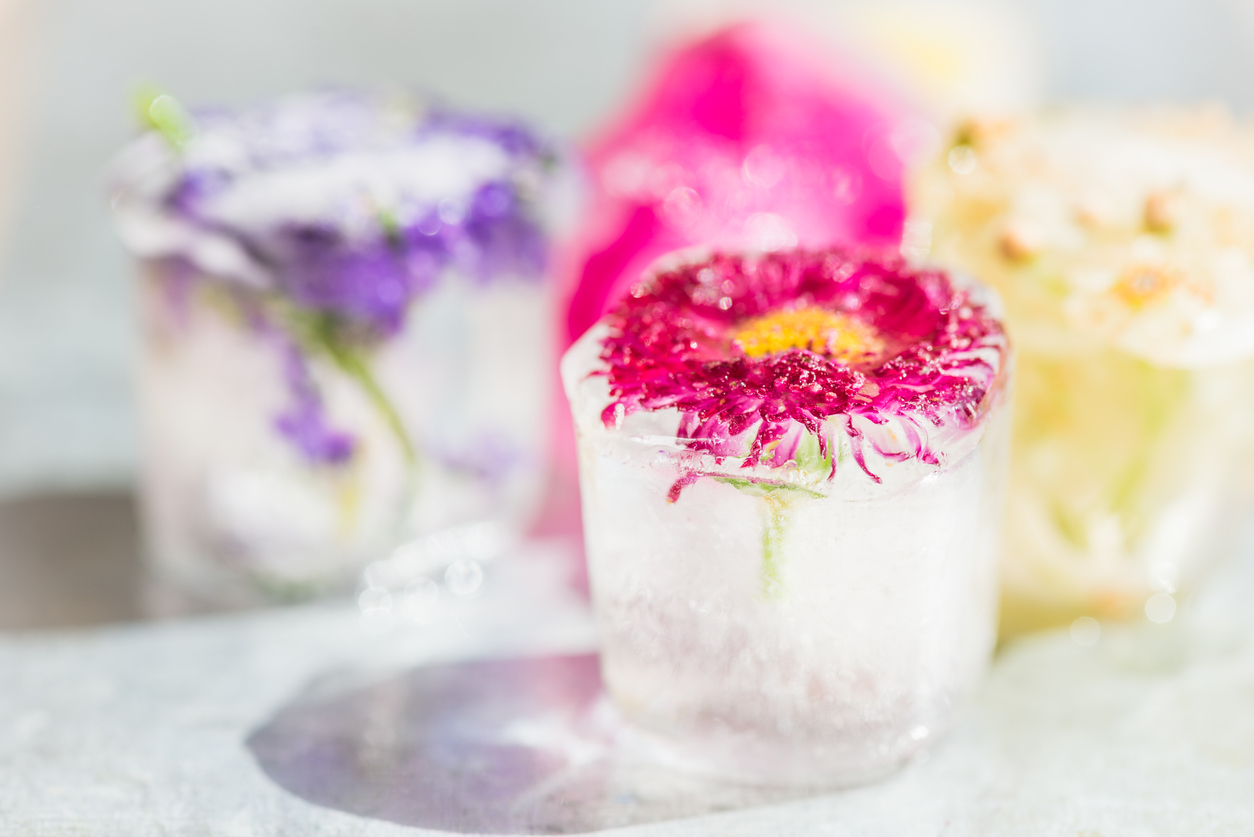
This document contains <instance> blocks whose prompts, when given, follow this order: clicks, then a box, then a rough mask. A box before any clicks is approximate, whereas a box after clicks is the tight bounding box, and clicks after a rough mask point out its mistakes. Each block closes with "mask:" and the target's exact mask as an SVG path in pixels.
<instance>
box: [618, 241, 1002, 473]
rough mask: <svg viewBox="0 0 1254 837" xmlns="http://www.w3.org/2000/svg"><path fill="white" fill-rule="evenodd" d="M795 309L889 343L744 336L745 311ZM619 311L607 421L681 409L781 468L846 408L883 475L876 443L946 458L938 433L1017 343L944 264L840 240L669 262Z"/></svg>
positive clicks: (848, 427) (976, 418)
mask: <svg viewBox="0 0 1254 837" xmlns="http://www.w3.org/2000/svg"><path fill="white" fill-rule="evenodd" d="M797 309H819V310H823V311H830V312H834V313H838V314H840V315H842V316H847V317H849V318H851V319H852V320H854V321H856V322H858V323H860V324H862V325H863V326H865V327H866V328H867V330H868V332H870V333H874V334H875V335H876V336H877V340H878V341H880V344H881V345H880V350H879V351H878V352H877V353H876V356H875V358H874V359H873V360H872V361H871V362H869V363H858V362H850V361H848V360H846V359H843V358H842V357H839V356H834V355H833V354H832V353H830V352H826V351H825V350H824V349H823V348H822V347H820V346H808V347H806V348H789V349H787V350H785V351H779V352H774V353H771V354H768V355H766V356H762V357H751V356H749V355H747V354H746V353H745V352H744V351H742V350H741V348H740V347H739V346H738V345H737V344H736V342H735V339H734V336H735V335H736V334H737V332H738V330H739V329H741V328H742V327H743V326H744V324H745V323H747V322H752V321H754V319H755V318H759V317H762V316H764V315H769V314H771V313H772V312H778V311H786V310H797ZM608 322H609V325H610V327H611V333H610V335H609V336H608V337H607V338H606V340H605V343H604V346H603V351H602V356H601V357H602V360H603V361H604V363H605V370H604V374H605V375H606V376H607V377H608V379H609V385H610V392H611V395H612V397H613V399H614V400H613V402H612V403H611V404H610V405H609V406H608V407H607V408H606V409H605V411H604V413H603V415H602V418H603V420H604V421H605V422H606V424H607V425H608V426H612V425H614V424H615V423H616V422H618V421H620V420H621V418H622V417H623V416H624V415H625V414H628V413H631V412H633V411H636V410H641V409H644V410H663V409H671V408H673V409H676V410H678V411H679V412H680V415H681V420H680V426H679V435H680V438H681V439H683V440H685V441H686V443H687V445H688V447H690V448H691V449H693V450H698V451H703V452H707V453H711V454H714V455H715V456H717V457H745V462H744V467H752V466H754V465H756V464H759V463H764V464H767V465H770V466H773V467H782V466H784V465H786V464H788V463H790V462H796V457H797V452H798V447H799V445H800V442H801V440H802V438H803V434H805V433H810V434H813V435H814V436H816V437H817V439H818V442H819V450H820V454H821V456H822V457H823V458H825V459H826V458H828V456H829V451H828V439H827V435H826V434H825V433H824V432H823V431H822V425H823V423H824V422H825V421H827V420H829V419H831V418H833V417H837V418H840V419H842V420H843V423H844V427H845V431H846V433H847V435H848V438H849V440H850V443H851V446H852V454H853V456H854V458H855V460H856V461H857V462H858V464H859V465H860V466H861V467H862V469H863V470H864V471H865V472H866V473H867V474H868V475H869V476H870V477H871V478H872V479H874V480H876V481H877V482H878V481H879V477H878V476H876V475H875V474H873V473H872V472H871V470H870V469H869V468H868V467H867V463H866V457H865V450H864V445H870V446H871V447H872V448H873V449H874V450H875V451H876V452H877V453H879V454H880V455H881V456H882V457H885V458H887V459H890V460H898V461H900V460H905V459H908V458H915V459H918V460H920V461H923V462H927V463H930V464H938V462H939V460H938V458H937V454H936V451H935V450H934V449H933V447H932V446H931V445H930V444H929V438H930V435H931V433H932V432H935V431H940V432H941V435H946V431H957V432H961V431H964V430H967V429H970V428H972V427H974V426H976V425H977V424H979V422H980V420H981V418H982V416H983V414H984V412H985V411H986V409H987V408H988V406H989V403H990V401H991V397H990V396H991V395H992V394H993V393H995V392H996V390H997V388H998V386H999V384H1000V381H1001V373H1002V369H1003V367H1004V365H1005V360H1006V353H1007V351H1008V345H1007V342H1006V338H1005V335H1004V333H1003V331H1002V328H1001V326H1000V324H999V323H998V322H997V321H996V320H995V319H994V318H993V317H992V315H991V314H990V313H989V311H988V310H987V309H986V308H984V307H983V306H981V305H979V304H977V303H976V302H975V301H973V300H972V299H971V298H970V296H969V295H968V293H967V292H966V291H963V290H959V289H956V288H954V286H953V285H952V284H951V283H950V281H949V279H948V277H947V276H946V275H945V274H944V273H942V272H940V271H935V270H912V269H910V268H908V267H907V266H906V265H905V264H904V263H903V262H902V261H901V260H899V259H897V258H895V257H874V256H865V255H858V254H852V253H848V252H845V251H841V250H820V251H804V250H798V251H791V252H780V253H772V254H767V255H760V256H741V255H715V256H713V257H711V258H710V259H708V260H705V261H701V262H697V263H691V264H685V265H683V266H681V267H677V268H674V269H671V270H664V271H662V272H660V273H658V274H656V275H654V276H652V277H651V278H650V279H648V280H647V281H646V282H644V283H642V284H640V285H637V286H636V287H634V288H633V289H632V294H631V296H629V297H628V298H627V299H625V300H624V301H623V302H622V303H620V304H619V306H618V307H617V308H616V309H615V310H614V311H613V312H612V313H611V314H610V315H609V317H608ZM877 428H890V429H891V432H886V433H877V432H875V431H876V430H877ZM831 467H832V473H833V474H834V473H835V457H832V466H831Z"/></svg>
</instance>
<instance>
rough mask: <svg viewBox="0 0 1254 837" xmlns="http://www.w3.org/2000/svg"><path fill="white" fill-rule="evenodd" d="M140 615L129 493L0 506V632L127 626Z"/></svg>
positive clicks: (143, 605)
mask: <svg viewBox="0 0 1254 837" xmlns="http://www.w3.org/2000/svg"><path fill="white" fill-rule="evenodd" d="M147 612H148V611H147V607H146V603H145V595H144V590H143V567H142V562H141V560H140V548H139V526H138V523H137V522H136V513H135V500H134V498H133V497H132V496H131V494H129V493H128V492H123V491H115V492H99V493H82V494H47V495H41V496H33V497H22V498H18V499H14V500H9V501H6V502H4V503H0V630H15V629H36V628H61V627H72V626H82V625H94V624H100V623H106V622H126V621H131V620H135V619H140V618H143V617H144V616H146V615H147Z"/></svg>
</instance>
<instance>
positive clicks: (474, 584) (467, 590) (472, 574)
mask: <svg viewBox="0 0 1254 837" xmlns="http://www.w3.org/2000/svg"><path fill="white" fill-rule="evenodd" d="M444 583H445V584H447V585H448V589H449V590H451V591H452V592H453V593H454V594H455V595H458V596H470V595H473V594H474V593H475V591H476V590H478V589H479V586H480V585H482V584H483V567H480V566H479V562H478V561H468V560H466V559H464V558H463V559H460V560H457V561H454V562H453V563H452V564H449V567H448V569H447V570H445V572H444Z"/></svg>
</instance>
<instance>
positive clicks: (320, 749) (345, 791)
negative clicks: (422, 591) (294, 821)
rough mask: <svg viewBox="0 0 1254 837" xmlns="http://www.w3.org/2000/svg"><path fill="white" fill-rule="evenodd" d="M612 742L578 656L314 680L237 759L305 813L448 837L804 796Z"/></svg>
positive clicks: (588, 670)
mask: <svg viewBox="0 0 1254 837" xmlns="http://www.w3.org/2000/svg"><path fill="white" fill-rule="evenodd" d="M625 733H626V730H625V728H624V726H623V723H622V721H621V720H620V719H619V717H618V716H617V714H616V713H615V712H614V710H613V708H612V707H611V706H610V704H609V701H608V699H607V698H606V697H605V695H604V692H603V691H602V688H601V677H600V671H599V667H598V665H597V658H596V656H595V655H592V654H587V655H578V656H551V657H532V658H520V659H506V660H487V661H474V662H462V663H452V664H442V665H432V666H424V667H421V668H418V669H414V670H410V671H407V672H405V673H402V674H399V675H394V676H391V677H389V678H388V679H385V680H382V681H377V682H374V683H370V684H362V683H360V682H357V683H353V681H352V679H351V678H350V677H343V678H340V679H339V681H338V682H337V681H336V680H334V679H332V680H327V681H323V682H321V683H319V684H316V685H315V686H314V687H313V688H311V689H310V690H309V691H308V692H307V693H306V694H304V695H303V696H301V697H299V698H298V699H297V700H296V701H294V702H293V703H292V704H290V705H289V706H287V707H286V708H284V709H282V710H281V711H280V712H279V713H278V714H277V715H276V716H275V717H274V718H273V719H272V720H271V721H270V722H269V723H267V724H266V725H265V726H263V727H262V728H260V729H259V730H257V731H256V732H255V733H253V735H252V736H251V737H250V738H249V740H248V747H249V749H250V750H251V751H252V753H253V755H254V756H255V757H256V759H257V761H258V763H259V764H260V766H261V768H262V770H263V771H265V773H266V774H267V775H268V776H269V777H270V778H271V779H273V780H274V781H275V782H276V783H278V784H279V785H280V786H281V787H283V788H285V789H286V790H288V791H290V792H291V793H293V794H295V795H297V796H299V797H301V798H302V799H305V800H307V801H309V802H312V803H315V804H317V805H322V806H324V807H327V808H334V809H337V810H341V811H347V812H349V813H353V814H357V815H360V816H365V817H371V818H374V819H379V820H387V821H389V822H394V823H400V824H403V825H410V826H420V827H424V828H435V829H442V830H446V831H454V832H459V833H486V834H569V833H577V832H589V831H599V830H601V829H606V828H617V827H623V826H629V825H638V824H643V823H651V822H659V821H663V820H672V819H679V818H683V817H692V816H697V815H700V814H709V813H714V812H718V811H730V810H736V809H741V808H747V807H752V806H755V805H765V804H771V803H775V802H783V801H786V800H789V799H794V798H797V797H799V796H804V795H807V793H806V791H804V790H798V789H795V788H783V787H746V786H738V785H732V784H724V783H720V782H718V781H715V780H711V779H706V778H703V777H699V776H693V775H689V774H687V773H681V772H677V771H674V770H670V769H668V768H666V767H664V766H662V765H660V764H659V763H658V762H657V761H656V759H651V758H650V757H649V756H648V754H647V751H646V750H645V749H643V748H641V747H640V746H638V744H633V743H632V742H631V741H630V734H626V735H625ZM811 793H812V792H811Z"/></svg>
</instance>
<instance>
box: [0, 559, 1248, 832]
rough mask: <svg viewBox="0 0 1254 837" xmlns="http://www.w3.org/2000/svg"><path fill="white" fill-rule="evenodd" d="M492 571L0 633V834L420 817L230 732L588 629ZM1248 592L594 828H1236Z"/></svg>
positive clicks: (535, 583) (1230, 583)
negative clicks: (880, 731)
mask: <svg viewBox="0 0 1254 837" xmlns="http://www.w3.org/2000/svg"><path fill="white" fill-rule="evenodd" d="M531 560H532V562H533V563H532V564H531V565H529V566H532V567H536V566H544V565H545V564H544V558H543V556H542V555H541V556H540V557H539V558H537V557H536V556H533V557H532V559H531ZM537 560H539V564H536V563H534V562H535V561H537ZM493 578H494V579H495V581H494V582H493V583H491V584H489V586H488V587H487V589H486V592H485V594H484V595H483V596H482V597H480V598H479V599H476V600H471V601H464V602H458V603H456V604H450V605H449V606H448V607H447V608H446V609H445V610H443V611H441V612H440V613H439V614H438V615H437V616H436V617H435V618H434V621H432V622H430V623H429V624H426V625H421V626H417V625H409V626H404V627H391V628H387V627H384V626H382V625H381V624H379V623H377V621H374V620H367V619H364V618H363V617H362V616H361V615H360V614H359V613H358V611H357V610H356V609H355V608H353V607H351V606H348V605H343V606H310V607H303V608H295V609H286V610H275V611H267V612H258V613H252V614H242V615H241V614H237V615H226V616H218V617H209V618H205V617H201V618H196V619H190V620H184V621H171V622H155V623H144V624H137V625H133V626H125V627H111V628H98V629H94V630H87V631H83V630H71V631H63V632H41V633H28V634H20V635H19V634H7V635H0V684H2V685H0V835H23V836H24V837H26V836H27V835H67V834H91V835H95V837H112V836H113V835H118V837H143V835H158V834H160V835H167V834H206V835H241V837H242V836H243V835H249V836H250V837H252V836H253V835H302V837H320V835H341V834H344V835H347V834H353V835H369V836H371V837H373V835H402V834H424V833H433V832H429V831H422V830H420V829H412V828H408V827H404V826H400V825H395V824H391V823H387V822H382V821H378V820H372V819H369V818H365V817H358V816H354V815H351V814H348V813H343V812H340V811H336V810H332V809H329V808H324V807H319V806H316V805H313V804H311V803H309V802H306V801H304V800H303V799H300V798H298V797H297V796H294V795H292V794H290V793H288V792H287V791H285V790H283V789H281V788H280V787H279V786H278V785H277V784H276V783H275V782H274V781H272V780H271V779H270V778H269V777H268V776H267V775H266V774H265V773H264V772H263V770H262V769H261V767H260V766H259V765H258V762H257V760H256V758H255V757H254V756H253V754H252V753H250V751H249V749H248V747H247V744H246V742H247V739H248V738H249V736H250V735H251V734H252V733H253V732H255V731H256V730H257V729H258V728H260V727H262V726H263V725H264V724H266V723H267V721H268V720H269V719H271V718H272V717H274V715H275V713H277V712H280V711H281V710H282V709H283V708H284V707H285V706H288V705H289V704H290V703H291V702H292V701H293V700H294V699H296V698H297V697H298V696H299V695H300V694H301V693H302V692H303V691H304V690H306V689H307V688H308V686H309V684H310V683H312V682H314V681H317V680H319V679H321V678H325V677H326V676H328V675H332V674H336V673H339V674H341V675H342V674H344V673H345V672H349V673H352V676H354V677H361V678H363V681H364V680H369V679H370V678H371V677H383V676H387V675H388V673H389V672H398V671H407V670H410V669H413V668H414V667H417V666H422V665H424V664H426V663H432V662H438V661H448V660H456V659H463V658H476V657H477V658H483V657H500V656H510V655H529V654H550V653H562V654H565V653H576V652H583V651H587V650H590V649H592V648H594V646H595V635H594V630H593V627H592V624H591V620H590V618H589V614H588V612H587V610H586V608H585V606H584V605H583V604H582V603H581V602H580V601H579V600H578V598H577V597H574V596H572V595H570V594H567V593H563V592H561V590H560V587H559V585H558V584H557V583H556V582H555V581H554V580H553V578H552V577H550V574H546V573H545V572H535V571H533V570H527V571H526V572H523V573H519V572H510V571H507V570H501V571H499V572H498V573H497V574H496V575H495V576H493V577H490V581H491V580H492V579H493ZM1252 600H1254V563H1251V562H1246V563H1244V564H1236V565H1232V566H1229V567H1226V568H1224V569H1222V571H1221V572H1219V573H1218V574H1217V575H1216V576H1215V577H1214V578H1213V579H1212V582H1211V584H1210V585H1209V586H1208V588H1206V589H1205V590H1203V591H1202V592H1201V594H1200V595H1199V596H1198V597H1197V599H1196V600H1194V601H1192V602H1190V603H1189V604H1188V605H1187V606H1186V607H1183V608H1182V609H1181V612H1180V613H1179V614H1178V615H1177V616H1176V618H1175V619H1174V620H1173V621H1172V622H1171V623H1168V624H1167V625H1154V624H1151V623H1149V622H1148V621H1146V622H1144V623H1143V624H1140V625H1134V626H1129V627H1123V628H1120V627H1115V626H1106V628H1105V630H1104V632H1103V634H1102V637H1101V639H1100V640H1099V641H1098V642H1097V643H1096V644H1095V645H1092V646H1089V647H1082V646H1080V645H1077V644H1076V643H1075V642H1074V641H1073V640H1072V639H1071V637H1070V635H1069V634H1068V633H1066V632H1062V633H1058V634H1052V635H1044V636H1040V637H1036V638H1033V639H1030V640H1027V641H1022V642H1020V643H1018V644H1016V645H1013V646H1012V647H1010V648H1009V649H1008V650H1007V651H1005V652H1003V653H1002V655H1001V656H1000V657H999V659H998V660H997V662H996V664H995V666H994V669H993V672H992V675H991V677H990V679H989V681H988V682H987V684H986V686H985V688H984V689H983V691H982V692H981V694H980V695H979V698H978V700H977V702H976V704H975V705H974V706H973V707H971V708H970V710H969V711H968V713H967V714H966V716H965V718H964V720H963V722H962V723H961V724H960V725H959V727H958V728H957V729H956V730H955V731H954V732H953V733H952V734H951V735H950V736H949V737H948V738H947V739H945V740H944V741H943V742H941V743H939V744H938V746H937V747H936V748H935V749H934V750H933V752H932V753H931V754H930V755H929V756H928V757H927V758H925V759H921V760H918V761H917V762H915V763H913V764H911V765H909V766H908V767H907V768H906V769H904V770H903V771H901V772H900V773H898V774H897V775H896V776H894V777H893V778H891V779H889V780H888V781H885V782H883V783H880V784H876V785H872V786H868V787H864V788H859V789H855V790H851V791H845V792H840V793H831V794H827V795H823V796H818V797H814V798H808V799H802V800H799V801H792V802H787V803H784V804H778V805H770V806H766V807H757V808H750V809H745V810H739V811H733V812H727V813H720V814H713V815H707V816H700V817H695V818H690V819H683V820H674V821H670V822H660V823H654V824H651V825H644V826H635V827H631V828H626V829H622V830H621V831H616V832H614V833H622V834H631V835H646V834H647V835H667V837H670V835H676V836H677V837H678V835H759V834H761V835H768V834H769V835H811V834H813V835H868V837H870V835H884V836H885V837H903V836H904V835H945V837H965V835H1025V837H1033V836H1034V835H1041V837H1045V835H1049V837H1055V835H1059V836H1060V835H1067V837H1096V835H1102V837H1116V836H1117V835H1137V836H1138V837H1139V836H1140V835H1164V837H1165V836H1166V835H1171V836H1172V837H1177V836H1178V835H1192V834H1198V835H1202V834H1205V835H1234V837H1235V835H1249V834H1254V618H1252V617H1251V613H1250V611H1251V610H1252V609H1251V608H1250V607H1249V603H1250V602H1251V601H1252Z"/></svg>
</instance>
